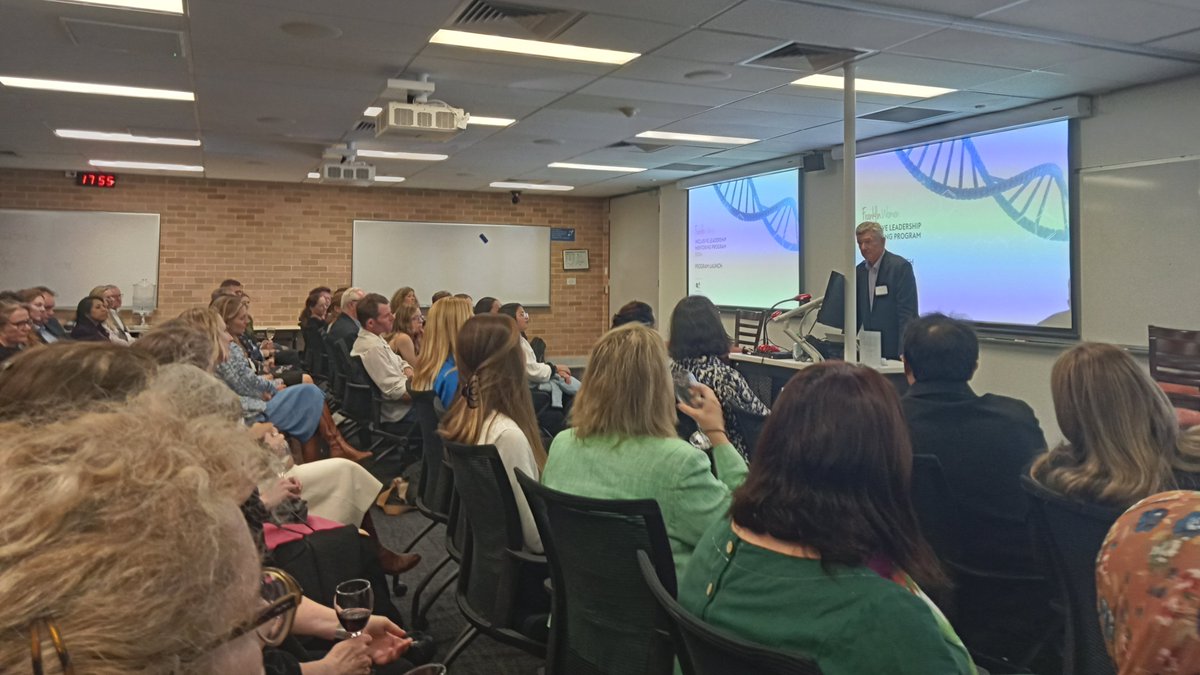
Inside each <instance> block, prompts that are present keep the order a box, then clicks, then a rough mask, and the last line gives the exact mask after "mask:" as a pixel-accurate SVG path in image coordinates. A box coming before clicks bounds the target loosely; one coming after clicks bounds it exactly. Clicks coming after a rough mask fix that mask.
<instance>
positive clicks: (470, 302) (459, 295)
mask: <svg viewBox="0 0 1200 675" xmlns="http://www.w3.org/2000/svg"><path fill="white" fill-rule="evenodd" d="M454 297H456V298H460V299H462V300H466V301H467V304H468V305H473V304H475V298H472V297H471V296H470V294H468V293H455V294H454Z"/></svg>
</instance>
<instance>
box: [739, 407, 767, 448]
mask: <svg viewBox="0 0 1200 675" xmlns="http://www.w3.org/2000/svg"><path fill="white" fill-rule="evenodd" d="M733 417H734V419H736V420H737V425H738V431H740V432H741V433H742V438H743V439H744V440H745V441H746V454H747V455H748V456H750V457H751V458H753V457H754V448H755V447H756V446H757V445H758V437H759V435H761V434H762V430H763V427H764V426H765V425H766V424H767V416H766V415H758V414H755V413H752V412H750V411H749V410H742V409H741V408H733Z"/></svg>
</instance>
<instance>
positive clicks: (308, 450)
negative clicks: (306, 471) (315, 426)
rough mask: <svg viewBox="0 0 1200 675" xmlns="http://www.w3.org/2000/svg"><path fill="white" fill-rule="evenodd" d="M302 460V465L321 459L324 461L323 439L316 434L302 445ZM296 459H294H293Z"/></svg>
mask: <svg viewBox="0 0 1200 675" xmlns="http://www.w3.org/2000/svg"><path fill="white" fill-rule="evenodd" d="M300 458H301V459H302V460H303V461H302V462H301V463H302V464H308V463H309V462H315V461H317V460H319V459H324V457H322V456H321V439H319V438H317V436H316V435H315V434H314V435H313V437H312V438H310V439H308V440H307V441H304V442H303V443H301V444H300ZM293 459H294V458H293Z"/></svg>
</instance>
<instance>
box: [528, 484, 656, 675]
mask: <svg viewBox="0 0 1200 675" xmlns="http://www.w3.org/2000/svg"><path fill="white" fill-rule="evenodd" d="M517 481H518V482H519V483H520V485H521V489H522V490H523V491H524V492H525V498H526V499H527V500H528V501H529V505H530V508H532V509H533V514H534V518H535V520H536V521H537V525H538V533H539V534H540V535H541V537H542V546H543V547H544V548H545V551H546V562H547V563H549V565H550V578H551V580H552V581H553V582H554V583H553V585H554V590H553V612H552V614H553V616H554V621H552V622H551V625H550V647H549V653H548V655H547V659H548V663H547V666H548V667H547V672H548V673H549V674H550V675H643V674H644V675H654V674H656V673H662V674H663V675H670V673H671V672H672V669H673V667H674V662H675V649H674V646H673V645H672V643H671V638H670V619H669V618H668V617H667V615H666V614H664V613H663V611H662V609H661V608H660V607H659V606H658V603H657V602H656V601H655V600H654V597H653V596H652V595H651V594H650V592H649V590H648V589H647V588H646V587H645V585H644V584H642V583H640V581H639V577H640V576H641V572H640V571H639V568H638V562H637V552H638V551H649V552H650V557H651V560H653V562H654V566H655V568H656V569H657V570H658V571H657V574H659V575H661V576H662V577H663V578H665V579H666V583H667V585H668V586H670V587H671V589H672V590H674V588H675V563H674V560H673V558H672V556H671V544H670V541H669V540H668V538H667V528H666V525H664V524H663V519H662V512H661V511H660V510H659V508H658V502H656V501H654V500H653V499H634V500H606V499H589V498H587V497H579V496H576V495H569V494H566V493H563V492H558V491H556V490H551V489H550V488H548V487H546V486H544V485H542V484H540V483H538V482H537V480H535V479H533V478H531V477H530V476H528V475H526V474H525V473H523V472H522V471H521V470H520V469H518V470H517Z"/></svg>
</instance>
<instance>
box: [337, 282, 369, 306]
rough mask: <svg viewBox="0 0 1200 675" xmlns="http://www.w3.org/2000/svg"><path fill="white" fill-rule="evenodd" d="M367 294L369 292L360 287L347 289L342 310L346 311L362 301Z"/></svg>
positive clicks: (343, 296)
mask: <svg viewBox="0 0 1200 675" xmlns="http://www.w3.org/2000/svg"><path fill="white" fill-rule="evenodd" d="M366 294H367V292H366V291H364V290H363V289H361V288H359V287H358V286H351V287H350V288H347V289H346V290H345V292H343V293H342V309H346V308H348V307H350V305H353V304H354V303H356V302H358V301H359V300H362V299H363V297H364V296H365V295H366Z"/></svg>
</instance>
